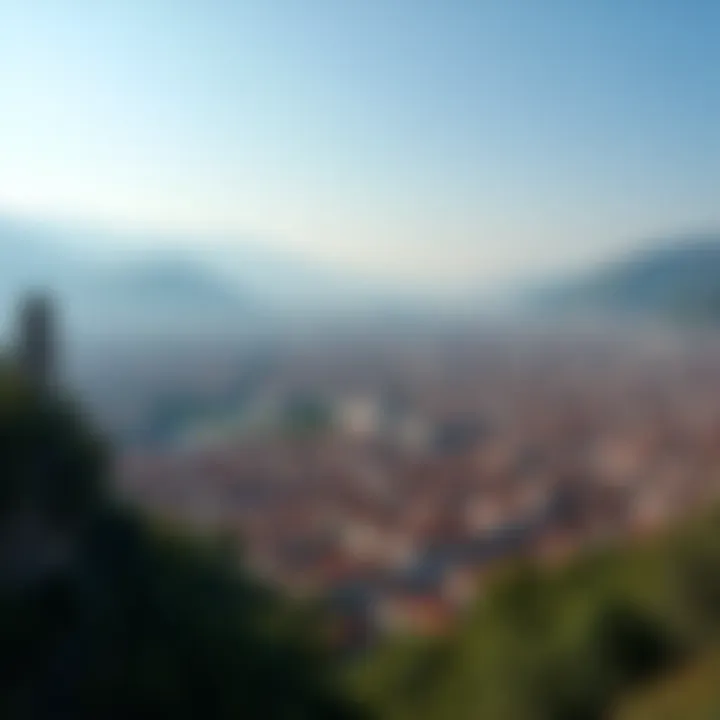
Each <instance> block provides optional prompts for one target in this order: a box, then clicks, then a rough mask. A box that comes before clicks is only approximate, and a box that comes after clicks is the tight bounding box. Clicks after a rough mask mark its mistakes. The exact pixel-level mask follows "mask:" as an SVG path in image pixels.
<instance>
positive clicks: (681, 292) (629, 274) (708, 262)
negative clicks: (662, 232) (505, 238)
mask: <svg viewBox="0 0 720 720" xmlns="http://www.w3.org/2000/svg"><path fill="white" fill-rule="evenodd" d="M543 301H544V304H545V305H546V306H548V307H552V308H553V309H568V308H569V309H571V310H573V311H578V310H584V311H592V312H599V313H612V314H617V313H632V314H642V315H650V316H659V317H676V318H686V319H691V320H715V319H720V234H718V235H711V234H707V235H702V236H688V237H684V238H677V239H674V240H672V241H670V242H664V243H661V244H660V246H659V247H656V248H650V249H647V250H643V251H640V252H637V253H636V254H634V255H633V256H631V257H630V258H627V259H624V260H620V261H617V262H615V263H611V264H609V265H607V266H605V267H604V268H602V269H600V270H598V271H595V272H594V273H590V274H588V275H587V276H585V277H583V278H580V279H578V280H576V281H574V282H572V283H569V284H567V285H564V286H561V287H559V288H555V289H552V290H550V291H549V292H548V293H546V294H545V297H544V298H543Z"/></svg>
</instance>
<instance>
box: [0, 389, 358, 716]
mask: <svg viewBox="0 0 720 720" xmlns="http://www.w3.org/2000/svg"><path fill="white" fill-rule="evenodd" d="M104 473H105V464H104V452H103V451H102V447H101V445H100V444H98V443H97V442H96V440H95V439H94V438H93V437H92V435H91V434H90V433H88V431H87V430H86V429H85V427H84V423H83V422H82V419H81V417H80V416H78V415H77V414H76V413H74V412H73V411H72V409H71V408H70V407H69V406H66V404H65V403H64V402H62V401H60V400H57V399H50V398H47V397H41V396H39V395H37V394H35V393H34V392H33V391H32V390H31V388H29V387H27V386H24V385H23V383H22V381H21V380H19V379H18V378H13V377H11V376H9V375H8V376H5V377H3V378H2V381H1V382H0V495H1V497H2V502H1V504H0V511H1V513H2V515H1V516H0V551H2V552H1V553H0V555H2V557H3V558H4V557H6V556H7V555H8V553H9V549H11V548H12V542H11V541H10V539H9V538H10V537H11V536H10V535H9V534H8V533H6V532H5V531H7V530H8V528H9V527H11V526H12V525H13V522H14V520H15V519H16V518H17V517H18V516H20V517H24V513H26V512H27V511H28V508H31V509H33V510H34V511H35V515H34V522H35V525H34V527H36V526H37V523H38V518H39V521H40V524H41V525H45V526H47V527H50V528H52V529H53V530H54V531H55V532H54V533H53V534H51V535H49V536H46V535H43V534H42V533H41V534H40V535H39V536H38V537H39V538H40V542H41V543H42V542H45V543H46V544H49V545H53V543H55V542H56V540H57V537H58V529H59V530H60V531H61V535H62V536H63V537H66V538H71V539H72V543H71V545H70V547H71V550H72V552H71V553H70V554H69V555H68V556H67V557H66V558H65V561H64V562H63V563H61V564H59V565H52V566H41V568H40V569H41V572H38V573H35V574H33V575H32V576H29V577H24V579H23V580H22V582H19V581H18V580H17V578H16V577H15V575H11V574H9V573H8V572H7V567H6V566H5V565H3V566H2V569H1V570H0V581H1V582H0V638H2V642H1V643H0V679H1V682H2V684H1V687H2V693H0V717H3V718H8V719H10V720H16V719H17V720H25V719H26V718H29V719H32V720H35V719H36V718H37V719H44V718H48V719H49V718H58V717H67V718H77V719H79V720H82V719H84V718H87V719H88V720H90V719H91V718H92V719H93V720H94V719H96V718H99V719H103V718H118V719H123V720H125V719H126V718H176V719H182V718H188V719H189V718H198V717H204V718H239V717H248V718H283V719H284V718H287V719H288V720H290V719H292V720H296V719H297V720H300V719H302V718H320V719H322V718H328V719H335V718H338V719H340V718H351V717H357V716H358V712H357V710H356V709H355V708H354V706H352V705H351V704H350V703H349V702H348V701H347V700H346V699H345V698H344V697H343V695H342V694H341V693H340V692H339V690H338V687H337V684H336V677H335V671H334V668H333V666H332V664H331V662H330V658H329V657H328V656H327V654H326V652H325V649H324V647H323V646H322V644H321V642H320V640H321V633H320V632H319V630H318V627H317V625H316V623H315V621H314V618H313V617H311V616H310V615H309V614H308V613H306V612H305V611H304V610H302V609H301V608H298V607H296V606H294V605H291V604H289V603H287V602H285V601H283V600H282V599H281V598H279V597H278V596H276V595H275V594H274V593H272V592H270V591H269V590H267V589H266V588H264V587H262V586H260V585H259V584H257V583H256V582H255V581H254V580H251V579H250V578H249V577H248V576H246V575H245V574H244V573H243V571H242V567H241V564H240V562H239V558H238V557H236V556H235V555H233V554H232V553H231V552H230V551H229V550H228V547H227V545H226V544H218V543H216V542H214V541H212V542H211V541H210V540H201V539H199V538H190V537H189V536H186V535H183V534H180V533H178V532H177V531H172V530H169V529H167V528H163V527H159V526H157V525H150V524H149V523H148V522H147V521H146V520H145V519H143V518H142V517H141V516H139V515H138V513H137V512H136V511H134V510H131V509H128V508H122V507H120V506H119V505H118V504H117V502H113V501H112V500H111V498H110V495H109V493H107V492H106V489H105V488H104V483H103V480H105V475H104ZM38 509H39V511H38ZM38 513H39V514H38ZM69 520H72V522H69ZM10 554H12V553H10ZM21 557H22V556H21ZM24 561H25V562H29V560H28V559H27V557H25V558H24Z"/></svg>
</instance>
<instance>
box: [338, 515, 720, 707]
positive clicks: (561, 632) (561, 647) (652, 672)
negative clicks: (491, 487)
mask: <svg viewBox="0 0 720 720" xmlns="http://www.w3.org/2000/svg"><path fill="white" fill-rule="evenodd" d="M718 588H720V522H718V517H715V516H711V517H708V518H705V519H703V520H702V521H698V522H697V523H695V524H693V525H692V526H687V527H684V528H681V529H679V530H678V531H675V532H673V533H672V534H669V535H667V536H665V537H658V538H656V539H655V540H653V541H652V542H651V543H648V544H644V545H643V544H641V545H637V546H635V547H632V548H624V549H621V548H615V549H608V550H605V551H602V552H595V553H592V554H587V555H585V556H583V557H581V558H579V559H578V560H576V561H574V562H573V563H571V564H570V565H568V566H567V567H565V568H562V569H560V570H554V571H550V570H547V571H543V570H540V569H538V568H536V567H532V566H518V567H516V568H515V569H513V570H512V571H511V572H509V573H508V574H507V576H506V577H504V578H502V579H500V580H499V581H498V582H497V583H496V585H495V586H494V587H492V588H491V589H490V591H489V592H488V594H487V595H486V596H485V597H483V598H481V599H480V600H479V601H478V602H477V604H476V606H475V607H474V608H473V609H472V610H471V612H470V613H469V614H468V616H467V617H466V618H464V620H463V621H462V622H461V623H460V624H459V627H458V628H457V630H456V632H454V633H453V634H452V636H451V637H449V638H446V639H443V640H441V641H431V642H426V643H423V644H413V643H410V642H409V641H408V640H403V641H402V642H401V643H399V644H396V643H393V642H391V643H390V644H389V645H387V646H385V647H382V648H380V649H379V650H378V652H377V653H376V655H375V656H374V657H373V658H371V659H369V660H366V661H365V663H364V664H363V665H362V666H360V667H357V668H355V669H354V671H353V675H352V681H353V683H354V688H355V691H356V692H357V693H358V694H359V695H360V697H363V698H366V699H369V702H370V703H371V705H372V707H374V708H376V709H377V713H378V716H379V717H381V718H388V719H392V720H395V719H396V718H397V719H401V718H402V719H404V718H417V719H418V720H440V718H446V717H452V718H457V719H458V720H463V719H464V718H467V719H468V720H471V719H472V718H487V719H488V720H494V719H496V718H497V719H498V720H546V719H547V720H593V719H594V718H598V719H599V718H606V717H610V716H612V715H613V713H614V712H615V711H616V710H617V708H618V707H619V706H620V705H621V703H622V701H623V698H625V697H626V696H627V695H628V694H633V693H634V692H635V691H636V690H637V689H638V688H642V687H644V686H646V685H647V684H648V683H652V682H657V681H658V679H662V677H664V676H665V675H666V674H667V673H670V674H672V673H674V672H676V671H677V670H678V669H679V668H682V667H683V666H684V665H685V664H686V663H687V662H689V661H691V660H692V658H694V657H695V656H697V655H699V654H702V653H704V652H705V651H706V649H707V648H708V647H710V648H713V647H718V648H720V642H718V630H720V610H718V608H719V607H720V592H719V591H718ZM719 677H720V675H719ZM715 697H716V699H718V700H720V692H718V693H717V695H716V696H715ZM717 707H720V703H718V705H717ZM623 717H625V716H623ZM627 717H631V716H627ZM648 717H650V716H648ZM677 717H680V716H679V715H678V716H677ZM686 717H696V716H695V715H692V714H688V715H686ZM697 717H701V716H697Z"/></svg>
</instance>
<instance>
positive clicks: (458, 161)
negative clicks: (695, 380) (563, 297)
mask: <svg viewBox="0 0 720 720" xmlns="http://www.w3.org/2000/svg"><path fill="white" fill-rule="evenodd" d="M719 191H720V2H717V0H706V1H700V0H487V1H484V0H123V1H121V2H120V1H118V2H111V1H110V0H108V1H107V2H106V1H105V0H0V211H4V212H11V213H22V214H27V215H31V216H33V217H43V218H55V217H58V218H64V219H67V218H70V219H73V220H82V221H92V222H99V223H102V224H105V225H109V226H112V227H117V228H139V229H143V230H145V229H147V230H153V229H163V230H176V229H177V230H193V231H207V232H216V231H222V232H231V233H238V234H251V235H253V236H259V237H264V238H267V241H268V242H272V243H280V244H282V243H287V244H288V245H291V246H292V247H294V248H300V249H301V250H302V251H306V252H308V253H309V254H312V255H314V256H317V257H322V258H324V259H326V260H328V261H332V262H339V263H352V264H353V266H354V267H356V268H358V267H360V268H367V269H369V270H373V271H375V270H380V271H383V272H385V273H387V274H395V275H396V276H397V277H398V278H400V277H403V278H419V279H425V280H428V279H429V280H430V281H433V282H437V283H443V282H446V281H448V280H450V281H451V282H456V281H457V282H460V281H464V280H467V278H470V277H475V276H477V277H478V278H501V277H506V276H512V275H513V274H517V275H527V274H532V273H534V272H538V271H543V270H545V269H546V268H554V267H562V266H564V265H567V264H572V263H576V262H582V261H584V260H592V259H593V258H597V257H604V256H607V255H612V254H614V253H615V252H617V251H618V248H622V247H627V246H628V243H629V242H632V241H635V240H642V239H644V238H645V237H646V236H648V235H653V234H655V233H664V232H672V231H676V230H684V229H687V228H691V229H695V228H703V229H704V228H708V227H715V226H717V227H720V201H719V195H718V192H719Z"/></svg>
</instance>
